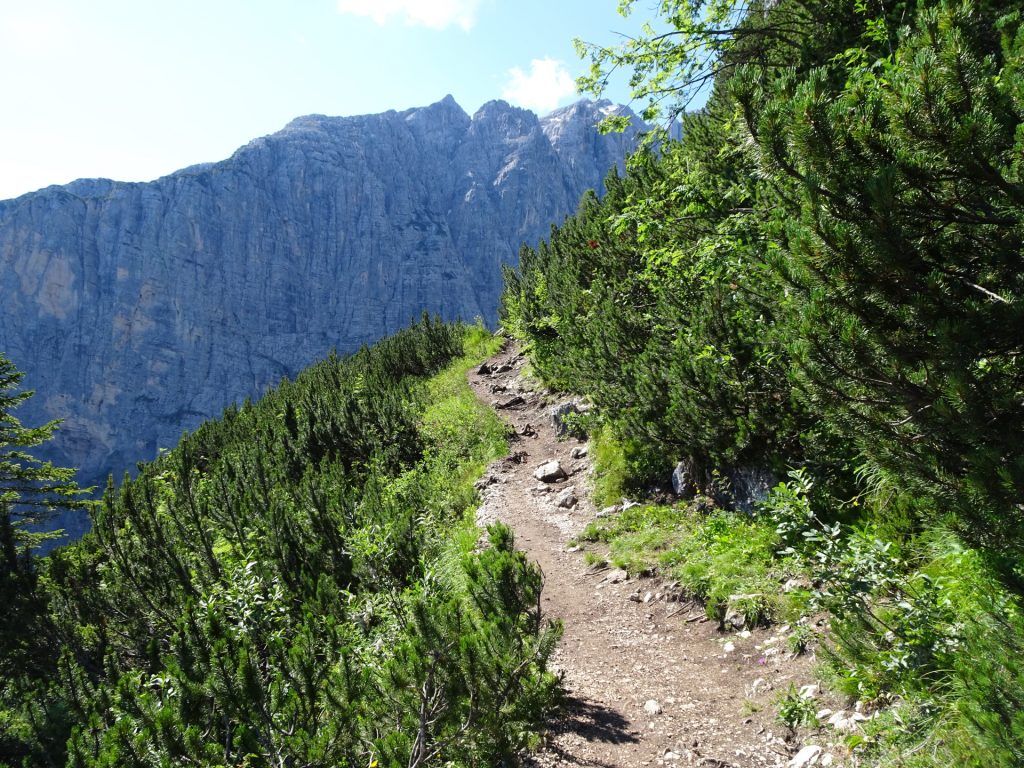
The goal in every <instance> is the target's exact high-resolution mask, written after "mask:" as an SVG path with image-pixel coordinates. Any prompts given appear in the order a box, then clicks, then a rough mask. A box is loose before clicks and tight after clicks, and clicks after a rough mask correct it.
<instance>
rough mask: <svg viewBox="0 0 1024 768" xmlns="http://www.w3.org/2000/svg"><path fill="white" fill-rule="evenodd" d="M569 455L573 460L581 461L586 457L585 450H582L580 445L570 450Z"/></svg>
mask: <svg viewBox="0 0 1024 768" xmlns="http://www.w3.org/2000/svg"><path fill="white" fill-rule="evenodd" d="M569 455H570V456H571V457H572V458H574V459H582V458H585V457H586V455H587V449H586V448H584V447H583V446H582V445H578V446H576V447H575V448H573V449H572V451H571V452H570V453H569Z"/></svg>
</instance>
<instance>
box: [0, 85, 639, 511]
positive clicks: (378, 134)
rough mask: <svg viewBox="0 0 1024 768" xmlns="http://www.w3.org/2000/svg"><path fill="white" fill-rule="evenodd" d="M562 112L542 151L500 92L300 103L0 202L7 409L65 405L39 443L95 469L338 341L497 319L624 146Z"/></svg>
mask: <svg viewBox="0 0 1024 768" xmlns="http://www.w3.org/2000/svg"><path fill="white" fill-rule="evenodd" d="M584 111H585V110H584ZM566 120H567V121H568V122H571V123H573V124H574V125H575V124H576V123H579V126H578V130H577V129H576V128H574V129H573V131H572V134H573V135H574V136H577V135H578V136H579V137H580V140H579V141H576V142H575V143H571V144H570V143H567V142H566V141H565V140H564V138H563V139H560V140H559V142H560V143H559V146H558V147H555V146H553V144H552V142H551V141H549V139H548V137H547V136H546V135H545V133H544V131H543V130H542V129H541V126H542V123H541V121H540V119H539V118H538V117H537V116H536V115H534V114H533V113H532V112H529V111H527V110H523V109H520V108H517V107H513V106H511V105H509V104H508V103H507V102H501V101H494V102H488V103H487V104H485V105H484V106H483V107H481V109H480V110H478V111H477V113H476V114H475V115H473V117H472V118H471V117H470V116H469V115H467V114H466V113H465V112H464V111H463V110H462V108H461V107H459V105H458V104H457V103H456V102H455V100H454V99H453V98H451V97H450V96H449V97H445V98H444V99H442V100H441V101H439V102H436V103H434V104H432V105H429V106H427V107H421V108H418V109H412V110H405V111H403V112H396V111H390V112H384V113H381V114H377V115H361V116H354V117H329V116H325V115H307V116H304V117H300V118H296V119H295V120H293V121H291V122H290V123H289V124H288V125H287V126H285V127H284V128H283V129H282V130H281V131H278V132H277V133H274V134H271V135H269V136H265V137H262V138H259V139H256V140H254V141H252V142H250V143H249V144H247V145H245V146H244V147H242V148H240V149H239V150H237V151H236V152H235V153H234V154H233V155H232V156H231V157H230V158H228V159H226V160H222V161H220V162H217V163H204V164H200V165H197V166H192V167H190V168H187V169H183V170H181V171H177V172H175V173H173V174H170V175H169V176H165V177H163V178H161V179H158V180H156V181H154V182H147V183H123V182H114V181H110V180H106V179H83V180H79V181H76V182H73V183H71V184H68V185H65V186H64V187H51V188H48V189H46V190H42V191H40V192H36V193H31V194H28V195H25V196H22V197H20V198H17V199H15V200H13V201H8V202H6V203H0V350H3V351H4V352H5V353H6V354H7V355H8V356H9V357H10V358H11V359H12V360H13V361H14V363H15V365H16V366H17V367H18V368H19V369H21V370H23V371H25V372H26V373H27V379H26V385H27V386H28V387H30V388H32V389H34V390H36V392H37V395H36V397H34V398H32V399H31V400H30V401H28V402H27V403H26V404H25V407H24V408H23V409H22V411H21V412H19V416H20V417H21V418H23V419H24V421H25V423H41V422H45V421H49V420H51V419H55V418H57V419H63V420H64V424H63V425H62V428H61V430H60V431H59V433H58V436H57V439H56V441H55V442H54V444H53V446H52V449H51V451H50V453H49V454H48V455H47V456H46V458H48V459H51V460H54V461H56V462H57V463H59V464H62V465H70V466H77V467H82V468H83V470H84V472H83V475H82V480H83V481H84V482H86V483H87V484H93V483H96V482H99V483H101V484H102V479H103V478H104V477H105V475H106V474H107V473H109V472H112V473H113V474H114V475H115V476H117V477H120V476H121V474H122V472H123V471H124V470H125V469H126V468H130V467H132V466H134V464H135V462H137V461H139V460H146V459H150V458H153V456H154V455H155V453H156V451H157V449H158V448H159V447H161V446H168V445H173V444H174V443H176V442H177V439H178V437H179V436H180V434H181V432H182V431H183V430H188V429H192V428H194V427H195V426H196V425H197V424H198V423H199V422H200V421H201V420H202V419H204V418H208V417H211V416H214V415H217V414H218V413H220V411H221V410H222V409H223V408H224V407H225V406H227V405H229V404H230V403H232V402H236V401H238V400H241V399H242V398H245V397H250V396H255V395H258V394H260V393H261V392H262V391H263V390H264V389H265V388H266V387H267V386H268V385H270V384H273V383H275V382H277V381H278V380H280V378H281V377H282V376H291V375H294V374H295V373H296V372H297V371H299V370H300V369H301V368H303V367H305V366H306V365H308V364H309V363H310V362H312V361H314V360H316V359H317V358H319V357H321V356H323V355H325V354H326V353H327V352H328V351H330V350H331V349H332V348H335V349H337V350H338V351H339V352H342V353H344V352H348V351H351V350H354V349H356V348H358V347H359V346H360V345H361V344H363V343H367V342H372V341H374V340H376V339H378V338H380V337H382V336H384V335H386V334H388V333H391V332H393V331H395V330H397V329H398V328H400V327H402V326H404V325H406V324H407V323H408V322H409V321H410V320H412V319H415V318H418V317H419V316H420V315H421V314H422V313H423V312H424V311H427V312H430V313H436V314H438V315H440V316H441V317H443V318H445V319H448V320H454V319H456V318H461V319H464V320H472V319H473V318H474V317H477V316H479V317H482V318H484V319H485V320H487V321H489V322H493V321H494V319H495V317H496V312H497V306H498V299H499V296H500V293H501V289H502V280H501V270H500V267H501V265H502V264H508V263H512V264H514V263H515V261H516V257H517V254H518V251H519V247H520V245H521V244H522V243H523V242H530V243H535V242H536V241H537V240H538V239H539V238H541V237H543V236H546V235H547V234H548V232H549V228H550V225H551V224H552V223H558V222H560V221H561V220H562V219H563V218H564V217H565V216H566V215H567V214H569V213H570V212H572V211H573V210H575V208H576V206H577V203H578V202H579V198H580V196H581V195H582V193H583V192H584V190H585V189H586V188H588V187H600V184H601V181H602V179H603V177H604V175H605V173H606V172H607V170H608V168H610V167H611V166H612V165H614V164H615V163H618V162H621V161H622V159H623V157H624V155H625V152H626V151H627V147H626V144H625V143H624V140H623V139H622V137H602V136H599V135H598V134H597V133H596V131H594V130H593V128H592V127H591V126H589V125H586V124H585V121H582V120H572V119H569V118H568V117H567V118H566ZM62 522H63V524H65V525H69V527H71V528H74V525H73V524H69V523H68V521H62Z"/></svg>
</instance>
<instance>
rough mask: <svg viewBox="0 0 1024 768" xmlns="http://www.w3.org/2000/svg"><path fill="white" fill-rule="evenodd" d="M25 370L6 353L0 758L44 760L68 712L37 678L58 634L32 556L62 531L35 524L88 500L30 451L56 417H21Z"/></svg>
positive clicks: (50, 662)
mask: <svg viewBox="0 0 1024 768" xmlns="http://www.w3.org/2000/svg"><path fill="white" fill-rule="evenodd" d="M22 378H23V374H22V373H20V372H19V371H17V370H16V369H15V367H14V365H13V364H12V363H11V362H10V361H9V360H7V358H6V357H4V356H3V355H0V605H3V610H2V611H0V764H2V763H3V762H6V761H9V762H11V763H14V762H23V761H29V762H42V761H44V760H46V759H48V755H49V754H52V755H55V756H59V755H60V754H61V751H62V750H61V747H60V743H59V740H58V739H56V738H55V732H57V733H59V731H60V728H61V726H62V724H63V719H64V712H63V708H62V706H61V701H60V697H59V696H58V695H55V693H54V691H53V690H52V689H51V687H50V686H48V685H45V686H42V687H37V686H36V681H37V680H38V679H40V678H45V677H47V676H49V675H52V674H53V673H54V660H55V657H56V655H57V653H58V650H57V649H58V647H59V637H58V636H57V633H56V632H55V630H54V627H53V625H52V623H51V622H50V620H49V617H48V616H47V611H46V602H47V597H46V594H45V592H44V591H43V590H42V589H41V586H40V573H39V567H38V563H37V561H36V559H35V557H34V556H33V549H34V548H36V547H37V546H38V545H39V544H42V543H43V542H45V541H47V540H52V539H54V538H56V536H57V535H59V532H58V533H57V534H43V533H39V532H36V531H33V529H32V527H33V526H34V525H36V524H38V523H40V522H42V521H43V520H45V518H46V517H47V515H48V514H49V513H50V512H52V511H53V510H55V509H59V508H65V509H68V508H76V507H79V508H80V507H81V506H83V503H82V502H81V501H80V500H78V496H79V495H80V494H81V491H80V490H79V489H78V487H77V485H76V484H75V482H74V480H73V476H74V471H73V470H70V469H63V468H59V467H54V466H52V465H51V464H49V463H46V462H43V461H40V460H38V459H36V458H35V457H34V456H33V454H32V449H33V448H36V447H37V446H39V445H41V444H43V443H45V442H46V441H48V440H49V439H50V438H51V437H52V434H53V430H54V429H55V427H56V422H50V423H48V424H44V425H43V426H41V427H25V426H23V425H22V424H21V422H20V421H19V420H18V418H17V416H16V415H15V413H14V411H15V410H16V409H17V407H18V406H19V405H20V404H21V403H23V402H24V401H25V400H26V399H28V398H29V397H30V396H31V395H32V393H31V392H24V391H19V384H20V382H21V380H22ZM40 723H54V725H42V726H40V725H39V724H40ZM36 732H41V738H39V739H37V738H36V737H35V734H36ZM51 749H52V752H51Z"/></svg>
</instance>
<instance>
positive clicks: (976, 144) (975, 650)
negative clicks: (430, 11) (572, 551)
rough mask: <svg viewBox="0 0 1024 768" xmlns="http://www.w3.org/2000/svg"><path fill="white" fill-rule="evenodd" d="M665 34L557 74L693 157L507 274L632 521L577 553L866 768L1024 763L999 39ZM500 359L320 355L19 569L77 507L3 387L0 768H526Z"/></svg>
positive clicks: (936, 13) (526, 603) (1023, 98)
mask: <svg viewBox="0 0 1024 768" xmlns="http://www.w3.org/2000/svg"><path fill="white" fill-rule="evenodd" d="M620 6H621V8H622V9H623V11H624V12H629V11H630V10H631V8H632V6H633V2H631V1H630V0H622V2H621V3H620ZM657 7H658V12H659V19H658V20H657V24H656V25H655V26H651V27H648V28H647V29H646V30H645V32H644V33H643V34H642V35H641V36H639V37H638V38H636V39H630V40H626V41H625V42H624V43H623V44H622V45H621V46H618V47H615V48H595V47H588V46H585V45H582V44H581V48H582V50H583V51H584V53H586V54H587V55H589V56H590V57H591V61H592V64H593V66H592V69H591V71H590V74H589V75H588V76H587V77H586V78H584V85H585V86H587V87H589V88H590V89H591V90H592V91H594V92H595V94H599V93H600V91H601V88H602V87H603V83H604V82H605V80H606V78H607V77H608V76H609V75H610V73H611V72H613V71H616V70H623V69H625V70H627V71H629V72H631V82H632V84H633V87H634V89H635V95H636V96H637V97H638V98H639V99H641V100H646V102H647V104H648V107H647V109H646V110H645V112H644V113H643V116H644V117H645V118H648V119H652V120H653V119H657V118H659V116H660V117H662V118H663V119H665V120H668V121H671V120H678V121H679V122H680V123H681V127H682V131H681V139H679V140H669V139H668V138H667V134H661V135H659V134H654V135H653V136H652V141H651V142H650V145H649V146H648V148H647V149H646V150H643V151H641V152H639V153H637V154H636V155H635V156H634V157H633V158H632V160H631V161H630V163H629V165H628V167H627V168H626V170H625V171H624V172H623V173H621V174H620V173H618V172H613V173H612V174H611V175H610V176H609V177H608V179H607V181H606V183H605V187H606V190H607V191H606V194H605V195H604V196H603V197H598V196H597V195H596V194H588V195H585V196H584V198H583V200H582V202H581V204H580V206H579V209H578V212H577V213H576V214H575V215H574V216H572V217H570V218H569V219H567V220H566V221H565V222H564V223H563V224H562V225H561V226H557V227H555V228H553V229H552V230H551V233H550V237H549V238H548V239H547V240H546V241H542V242H540V243H539V244H538V245H537V246H536V247H526V248H524V249H523V250H522V252H521V254H520V261H519V268H518V269H517V270H511V269H508V270H506V286H505V293H504V299H503V309H502V318H503V322H504V324H505V326H506V328H507V329H508V330H509V331H510V332H512V333H513V334H515V335H516V336H518V337H519V338H520V339H521V340H522V341H523V342H524V344H525V345H526V347H527V348H528V350H529V353H530V356H531V361H532V367H533V370H534V372H535V373H536V374H537V375H538V376H539V377H541V378H542V379H544V380H545V381H546V382H547V383H549V384H551V385H553V386H556V387H558V388H560V389H563V390H567V391H571V392H575V393H578V394H580V395H582V396H585V397H586V398H588V399H589V400H590V401H591V403H592V404H593V406H594V407H593V409H591V410H589V411H587V413H586V414H585V415H581V416H579V417H578V419H577V420H576V422H574V423H572V424H571V425H570V426H571V427H572V428H574V429H585V430H587V431H588V432H589V433H590V435H591V437H592V443H593V452H594V455H595V456H596V460H597V465H598V466H597V475H596V479H595V495H596V496H597V497H598V500H604V501H608V502H610V501H613V500H616V499H617V498H619V497H621V496H622V495H623V494H625V493H628V494H630V495H637V494H643V493H644V492H647V491H651V492H652V496H656V497H657V498H656V500H657V503H654V502H653V501H652V502H651V503H646V504H642V505H639V506H631V507H630V508H629V509H626V510H624V511H622V512H619V513H617V514H614V515H613V514H609V515H606V516H602V517H600V518H597V519H596V520H595V521H594V522H593V523H592V524H591V525H590V526H589V527H588V528H587V529H586V530H585V531H584V532H583V534H582V535H581V537H580V539H581V543H583V544H585V545H587V546H590V547H591V548H592V549H591V551H590V552H589V553H588V554H589V556H591V557H598V556H603V557H607V558H608V559H610V560H612V561H613V562H614V563H615V564H616V565H618V566H620V567H623V568H626V569H627V570H630V571H634V572H636V571H648V570H651V569H654V570H659V571H662V572H664V573H665V574H667V575H671V576H672V577H673V578H674V579H676V580H678V582H679V584H680V585H682V587H683V588H685V589H686V590H687V591H688V592H690V594H691V595H692V596H693V597H695V598H697V599H699V600H701V601H703V602H704V604H705V605H706V610H707V613H708V616H709V617H713V618H715V619H717V620H718V622H719V623H720V625H721V626H722V627H723V628H724V627H727V626H729V625H731V626H733V627H737V626H746V627H752V626H755V625H758V624H764V623H767V622H771V621H776V620H785V621H787V622H791V623H792V624H793V625H794V626H796V627H797V628H798V629H797V631H795V632H794V633H793V634H792V635H791V636H790V639H789V643H790V650H791V651H792V652H794V653H800V652H802V651H803V650H805V648H806V647H808V646H809V645H811V644H817V645H818V646H819V647H820V649H821V651H822V654H823V656H824V658H825V664H824V667H823V669H822V674H823V675H824V677H825V678H826V681H827V682H828V683H829V684H830V686H831V687H832V688H833V689H834V690H835V691H836V693H837V695H839V696H842V697H845V698H846V699H847V700H848V702H849V704H850V705H851V706H854V705H856V706H858V707H859V711H861V712H864V713H868V714H866V715H865V720H864V722H863V727H862V728H861V729H860V730H859V731H856V732H851V733H850V734H849V735H847V736H846V737H845V744H844V746H845V748H846V755H847V756H848V757H850V758H851V759H852V760H853V761H854V762H855V763H857V764H861V765H866V764H870V765H886V766H903V767H904V768H921V767H923V766H945V765H964V766H978V767H979V768H980V767H981V766H1015V765H1021V764H1024V662H1022V659H1024V527H1022V522H1024V520H1022V518H1024V367H1022V366H1024V361H1022V359H1021V358H1022V354H1024V348H1022V347H1024V333H1022V330H1024V316H1022V312H1024V310H1022V306H1024V269H1022V255H1024V217H1022V209H1024V181H1022V178H1021V172H1022V163H1024V128H1022V121H1021V118H1022V115H1024V85H1022V83H1024V77H1022V71H1021V68H1022V66H1024V16H1022V13H1021V10H1020V8H1019V7H1018V4H1016V3H1011V2H1008V1H1007V0H966V1H961V0H922V1H921V2H917V3H909V2H904V1H903V0H894V1H893V2H888V0H886V1H884V2H874V1H872V2H868V1H867V0H852V1H851V0H771V1H767V0H766V1H765V2H754V3H736V2H732V0H711V1H710V2H705V0H661V2H660V3H659V4H658V6H657ZM705 89H706V90H707V91H708V92H709V93H710V96H709V99H708V102H707V106H706V107H704V108H702V109H701V110H700V111H698V112H692V113H691V112H687V111H686V107H687V105H688V104H689V103H690V101H691V100H692V99H693V98H694V97H695V95H696V94H699V93H701V92H703V91H704V90H705ZM621 122H622V121H621V119H619V118H617V117H614V116H613V117H612V118H611V120H610V121H609V127H610V128H615V127H621ZM496 344H497V342H496V340H495V339H494V338H493V337H492V336H491V335H490V334H489V333H488V332H487V331H486V330H485V329H484V328H482V327H479V326H464V325H445V324H442V323H440V322H438V321H434V320H431V319H427V318H424V319H423V320H422V321H421V322H419V323H418V324H415V325H413V326H411V327H410V328H408V329H406V330H404V331H401V332H399V333H397V334H396V335H394V336H391V337H389V338H387V339H385V340H384V341H382V342H380V343H378V344H377V345H375V346H374V347H372V348H363V349H362V350H360V351H359V352H358V353H356V354H354V355H352V356H350V357H345V358H339V357H335V356H332V357H330V358H328V359H327V360H325V361H323V362H321V363H319V364H317V365H314V366H313V367H312V368H309V369H307V370H306V371H304V372H303V373H301V374H300V375H298V376H297V377H295V379H294V380H292V381H289V380H285V381H283V382H282V383H281V385H280V386H278V387H277V388H276V389H274V390H272V391H270V392H269V393H268V394H267V395H266V396H264V397H263V398H262V399H260V400H259V401H257V402H249V401H246V402H245V403H244V404H243V405H241V406H239V407H232V408H229V409H228V410H226V411H225V412H224V414H223V416H222V418H221V419H219V420H216V421H210V422H207V423H205V424H203V425H202V426H201V427H199V428H198V429H197V430H196V431H195V432H194V433H192V434H189V435H187V436H186V437H184V438H183V439H182V441H181V443H180V444H179V445H178V446H177V447H176V448H174V449H173V450H170V451H167V452H165V453H163V454H162V455H161V456H160V457H159V458H158V459H157V460H156V461H154V462H152V463H149V464H145V465H142V466H141V467H140V470H139V474H138V477H137V478H135V479H128V478H126V479H125V480H124V482H123V483H122V484H121V485H120V486H119V487H115V486H114V484H113V483H110V484H109V485H108V487H107V490H106V494H105V496H104V498H103V501H102V502H99V503H95V504H93V505H91V507H90V515H91V519H92V531H91V532H90V533H89V534H87V535H86V536H85V537H84V538H83V539H82V540H81V541H79V542H77V543H75V544H73V545H70V546H67V547H64V548H61V549H59V550H57V551H55V552H53V553H52V554H50V555H49V556H48V557H45V558H33V557H32V556H31V550H32V548H33V547H36V546H38V544H39V537H38V535H37V534H35V533H33V532H32V530H33V529H32V527H31V525H30V523H33V522H38V520H39V517H40V516H41V515H45V514H47V512H48V511H50V510H53V509H58V508H66V507H68V506H69V505H70V506H74V505H79V504H81V503H82V502H81V501H80V498H81V497H80V496H79V494H78V493H77V490H76V488H75V487H74V486H73V484H72V483H70V475H69V473H68V470H64V469H61V468H57V467H54V466H52V465H49V464H46V463H45V462H40V461H37V460H36V459H34V458H32V455H33V454H32V450H33V449H34V448H35V447H36V446H38V445H39V444H40V443H41V442H43V441H45V440H47V439H48V438H49V437H50V435H51V432H52V429H53V425H52V424H46V425H44V426H42V427H39V428H28V427H24V426H22V424H21V422H20V421H18V419H17V418H16V416H15V412H16V411H17V409H18V408H19V407H20V406H21V405H22V404H23V403H24V402H25V401H26V399H27V397H28V395H27V393H25V392H22V391H19V389H18V386H19V383H20V380H21V375H20V374H19V373H18V372H17V371H16V370H15V368H14V367H13V365H11V364H10V363H9V362H7V361H6V360H5V359H0V598H2V599H3V601H4V612H3V614H2V615H0V765H4V766H10V767H11V768H14V767H15V766H19V767H20V766H75V767H76V768H78V767H81V768H85V767H96V768H99V767H101V766H109V767H113V766H129V767H134V766H138V767H141V766H183V765H203V766H251V767H252V768H258V767H261V766H268V767H269V766H275V767H280V768H284V767H285V766H287V767H289V768H291V767H295V768H297V767H298V766H311V767H312V766H317V767H319V766H324V767H325V768H326V766H370V767H371V768H373V767H374V766H379V767H381V768H382V767H383V766H407V767H411V766H428V765H450V766H481V767H482V766H498V765H515V764H517V762H518V757H517V755H518V754H519V753H520V751H521V750H522V749H523V748H525V747H528V746H530V745H531V744H532V743H534V742H535V741H536V739H537V738H538V737H537V736H536V734H537V732H538V729H539V728H540V727H541V726H542V724H543V722H544V719H545V717H546V716H547V714H548V712H549V710H550V707H551V706H552V705H553V704H554V703H555V702H556V699H557V692H558V679H557V677H556V676H555V675H554V674H553V673H552V672H551V670H550V669H549V666H548V662H549V659H550V655H551V653H552V651H553V648H554V645H555V643H556V642H557V639H558V637H559V633H560V628H559V626H558V625H557V623H552V622H550V621H548V620H546V618H545V616H544V615H543V614H542V612H541V609H540V605H541V603H540V590H541V586H542V577H541V574H540V572H539V570H538V568H537V567H536V566H534V565H532V564H530V563H529V562H527V560H526V558H525V556H524V555H523V554H522V553H520V552H517V551H516V549H515V546H514V541H513V538H512V535H511V532H510V531H509V530H508V529H507V528H505V527H502V526H500V525H496V526H493V527H492V528H490V530H489V531H488V532H487V535H486V540H485V539H484V538H483V537H482V536H481V532H480V531H478V530H477V529H476V527H475V526H474V525H473V520H472V510H473V508H474V506H475V503H476V500H477V497H476V492H475V490H474V487H473V483H474V481H475V480H476V478H477V477H478V476H479V474H480V473H481V471H482V470H483V468H484V466H485V465H486V464H487V462H489V461H491V460H493V459H494V458H496V457H498V456H501V455H503V454H504V453H505V451H506V450H507V444H506V437H507V435H506V430H505V428H504V427H502V425H501V423H500V422H499V421H498V420H497V419H496V417H495V416H494V414H493V413H492V412H490V411H489V410H488V409H487V408H485V407H484V406H482V405H481V404H479V403H478V402H477V401H476V400H475V399H474V397H473V396H472V394H471V392H470V391H469V389H468V387H467V385H466V381H465V375H464V374H465V371H466V370H467V369H468V367H469V366H470V365H472V364H474V363H475V362H477V361H479V360H480V359H482V358H484V357H486V356H487V355H488V354H490V353H493V351H494V350H495V348H496ZM670 478H671V482H672V484H673V489H674V491H675V494H673V495H672V496H671V497H670V496H669V495H668V494H667V493H665V492H664V489H665V488H666V487H667V485H668V483H669V482H670ZM598 546H600V547H602V548H603V549H602V550H601V552H602V553H603V554H600V555H599V554H596V553H597V551H598V550H597V547H598ZM791 698H792V700H786V701H783V702H782V704H781V706H780V712H779V716H780V719H781V720H782V721H783V722H784V723H786V724H787V725H789V726H790V727H795V726H796V725H797V724H800V725H801V727H808V726H813V724H814V722H815V718H816V714H815V712H813V711H810V709H809V708H808V706H807V704H806V703H805V702H804V703H802V702H800V701H799V699H798V697H797V696H795V695H794V696H793V697H791ZM868 718H870V719H868Z"/></svg>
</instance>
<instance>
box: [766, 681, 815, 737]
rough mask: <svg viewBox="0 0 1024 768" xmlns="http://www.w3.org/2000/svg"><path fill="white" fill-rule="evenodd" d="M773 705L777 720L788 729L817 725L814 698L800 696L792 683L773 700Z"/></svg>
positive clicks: (794, 729) (793, 729)
mask: <svg viewBox="0 0 1024 768" xmlns="http://www.w3.org/2000/svg"><path fill="white" fill-rule="evenodd" d="M775 706H776V709H777V717H778V720H779V722H780V723H782V724H783V725H784V726H786V727H787V728H789V730H790V731H796V730H797V729H798V728H800V727H807V728H816V727H817V726H818V717H817V714H816V709H817V707H816V702H815V700H814V699H813V698H812V697H807V698H804V697H803V696H801V695H800V692H799V691H798V690H797V687H796V686H795V685H794V684H793V683H790V684H789V688H787V689H786V692H785V693H784V694H782V695H781V696H780V697H779V699H778V701H776V702H775Z"/></svg>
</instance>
